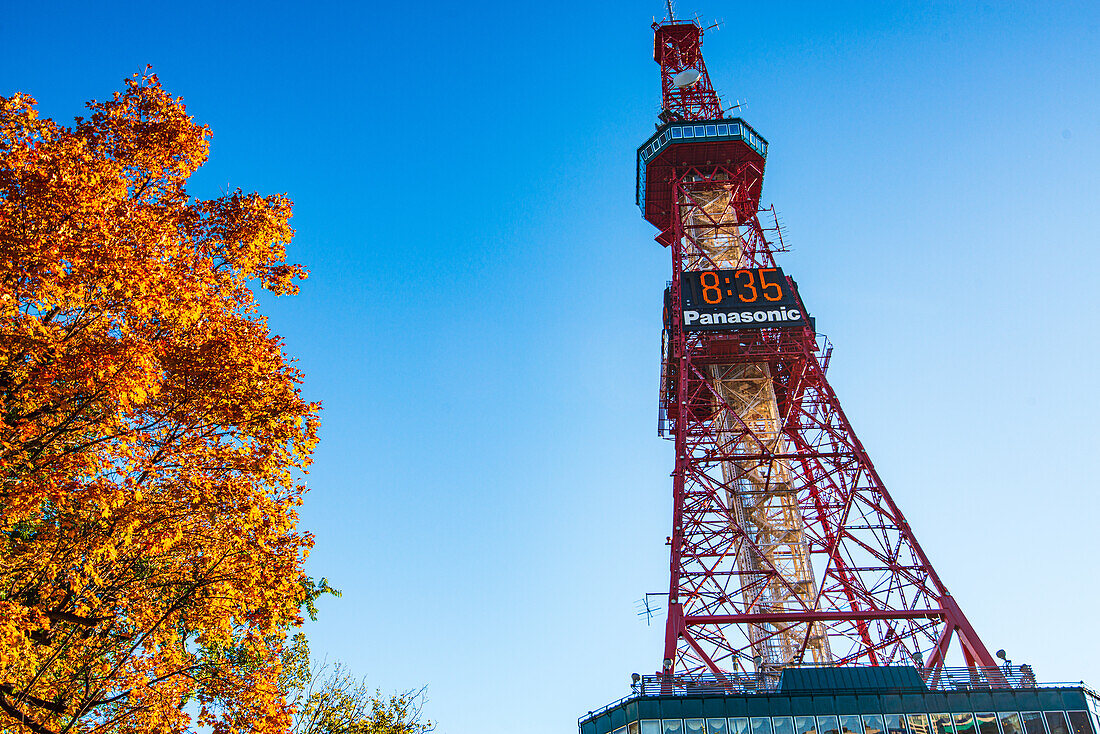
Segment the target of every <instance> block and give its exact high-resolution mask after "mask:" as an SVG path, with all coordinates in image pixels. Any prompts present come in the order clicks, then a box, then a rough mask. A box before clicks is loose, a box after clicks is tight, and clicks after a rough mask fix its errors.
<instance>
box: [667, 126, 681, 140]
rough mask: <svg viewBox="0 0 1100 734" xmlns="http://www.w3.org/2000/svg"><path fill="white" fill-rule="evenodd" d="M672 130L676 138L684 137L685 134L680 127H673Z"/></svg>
mask: <svg viewBox="0 0 1100 734" xmlns="http://www.w3.org/2000/svg"><path fill="white" fill-rule="evenodd" d="M670 132H671V133H672V137H674V138H682V137H684V134H683V133H682V132H680V128H678V127H674V128H672V130H671V131H670Z"/></svg>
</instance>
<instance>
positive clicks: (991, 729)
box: [974, 713, 1001, 734]
mask: <svg viewBox="0 0 1100 734" xmlns="http://www.w3.org/2000/svg"><path fill="white" fill-rule="evenodd" d="M974 719H975V721H976V722H977V724H978V734H1001V730H1000V729H998V728H997V714H994V713H988V714H974Z"/></svg>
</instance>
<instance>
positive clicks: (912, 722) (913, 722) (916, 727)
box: [906, 714, 931, 734]
mask: <svg viewBox="0 0 1100 734" xmlns="http://www.w3.org/2000/svg"><path fill="white" fill-rule="evenodd" d="M906 718H907V719H908V720H909V731H910V732H911V733H912V734H929V732H930V731H931V729H930V728H929V726H928V715H927V714H909V715H908V716H907V717H906Z"/></svg>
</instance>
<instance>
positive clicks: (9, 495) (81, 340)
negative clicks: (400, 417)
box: [0, 74, 319, 734]
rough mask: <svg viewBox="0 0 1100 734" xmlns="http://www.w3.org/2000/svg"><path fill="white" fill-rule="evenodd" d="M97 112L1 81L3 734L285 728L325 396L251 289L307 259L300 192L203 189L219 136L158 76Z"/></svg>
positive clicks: (290, 282) (280, 285)
mask: <svg viewBox="0 0 1100 734" xmlns="http://www.w3.org/2000/svg"><path fill="white" fill-rule="evenodd" d="M88 109H89V113H88V117H87V118H86V119H81V118H78V119H77V120H76V123H75V125H73V126H72V127H64V126H61V125H58V124H57V123H55V122H53V121H51V120H48V119H43V118H41V117H39V115H38V113H37V111H36V109H35V102H34V100H33V99H31V98H30V97H27V96H25V95H15V96H14V97H11V98H0V478H2V480H3V484H2V486H0V732H4V733H7V732H34V733H35V734H47V733H50V732H56V733H57V734H61V733H62V732H84V731H93V730H94V731H96V732H103V733H104V734H106V733H113V732H119V733H122V732H135V733H136V732H170V731H181V730H185V729H188V728H190V727H192V726H194V725H196V724H199V723H201V724H204V725H206V726H207V727H209V728H210V730H211V731H214V732H226V733H229V732H246V731H247V732H283V731H286V729H287V726H288V722H289V721H290V718H289V717H290V711H289V709H288V707H287V705H286V702H285V700H284V698H283V695H282V694H281V693H280V691H279V688H278V685H277V681H278V677H279V674H280V669H279V668H280V663H279V660H280V651H281V649H282V646H283V643H284V640H285V636H286V631H287V630H288V629H290V628H292V627H294V626H295V625H298V624H300V623H301V616H300V614H301V613H300V608H301V605H302V604H303V603H305V602H306V600H307V598H308V597H309V595H310V593H311V589H312V588H313V587H312V584H311V582H310V581H309V579H307V578H306V577H305V576H304V574H303V570H302V563H303V560H304V558H305V556H306V554H307V553H308V551H309V549H310V547H311V545H312V538H311V536H310V535H309V534H308V533H305V532H302V531H300V530H298V529H297V514H296V511H295V508H296V507H297V506H298V505H300V504H301V498H302V494H303V492H304V491H305V488H304V486H303V485H302V480H301V475H302V474H303V472H304V471H305V469H306V467H307V466H308V464H309V457H310V453H311V451H312V449H313V447H314V445H315V443H316V440H317V427H318V411H319V406H318V405H317V404H315V403H308V402H306V401H304V400H303V399H302V396H301V393H300V390H299V384H300V382H301V374H300V373H299V372H298V371H297V370H296V369H295V368H294V367H293V366H292V365H291V363H290V362H289V361H288V359H287V358H286V356H285V355H284V354H283V351H282V345H281V343H280V341H279V339H278V338H277V337H275V336H273V335H272V334H271V333H270V332H269V331H268V328H267V325H266V323H265V321H264V319H263V318H262V316H260V315H259V313H258V311H257V308H256V302H255V299H254V296H253V292H252V286H253V285H254V284H256V283H259V284H261V285H262V286H263V287H265V288H267V289H269V290H272V291H273V292H275V293H277V294H289V293H294V292H296V290H297V287H296V281H298V280H300V279H302V278H304V277H305V275H306V273H305V271H304V270H303V269H302V268H301V267H300V266H297V265H291V264H287V263H286V262H285V260H286V245H287V243H289V241H290V240H291V238H292V236H293V230H292V229H291V227H290V224H289V220H290V217H291V203H290V201H289V200H288V199H287V198H286V197H285V196H281V195H273V196H260V195H259V194H254V193H244V192H241V191H236V192H234V193H231V194H229V195H226V196H223V197H221V198H218V199H212V200H197V199H194V198H192V197H191V196H190V195H189V194H188V192H187V190H186V187H185V185H186V183H187V179H188V177H189V176H190V175H191V174H192V173H194V171H195V170H196V169H197V168H198V167H199V166H201V165H202V164H203V162H204V161H205V160H206V156H207V150H208V144H209V139H210V131H209V130H208V129H207V128H205V127H203V126H200V125H198V124H196V123H195V121H194V120H192V119H191V117H189V116H188V115H187V112H186V110H185V108H184V105H183V103H182V101H181V100H180V99H178V98H173V97H172V96H171V95H169V94H168V93H167V92H165V91H164V89H163V88H162V87H161V85H160V83H159V82H158V80H157V78H156V76H154V75H152V74H147V75H143V76H137V75H136V76H135V77H134V78H132V79H129V80H127V81H126V85H125V88H124V89H123V90H122V91H120V92H116V93H115V94H114V95H113V97H112V98H111V99H109V100H107V101H104V102H93V103H89V105H88ZM183 704H189V705H183ZM192 713H195V714H197V716H198V721H197V722H193V721H191V714H192Z"/></svg>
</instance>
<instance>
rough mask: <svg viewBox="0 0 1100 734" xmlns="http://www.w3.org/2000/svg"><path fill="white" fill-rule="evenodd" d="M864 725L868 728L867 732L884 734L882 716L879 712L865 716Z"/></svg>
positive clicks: (868, 733)
mask: <svg viewBox="0 0 1100 734" xmlns="http://www.w3.org/2000/svg"><path fill="white" fill-rule="evenodd" d="M863 726H864V727H866V728H867V734H882V717H881V716H879V715H878V714H871V715H870V716H864V717H863Z"/></svg>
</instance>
